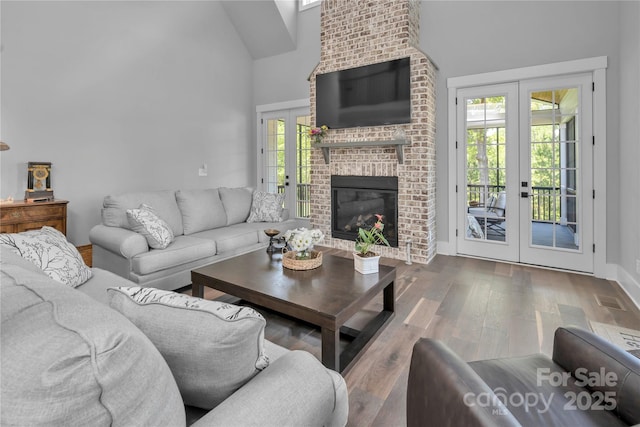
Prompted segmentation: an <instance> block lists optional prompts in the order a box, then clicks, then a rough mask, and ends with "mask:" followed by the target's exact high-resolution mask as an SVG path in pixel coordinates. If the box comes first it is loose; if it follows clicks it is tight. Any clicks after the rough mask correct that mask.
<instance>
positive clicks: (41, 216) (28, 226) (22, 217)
mask: <svg viewBox="0 0 640 427" xmlns="http://www.w3.org/2000/svg"><path fill="white" fill-rule="evenodd" d="M67 203H69V201H67V200H54V201H51V202H33V203H27V202H14V203H1V204H0V233H19V232H21V231H28V230H36V229H40V228H42V227H44V226H45V225H48V226H49V227H53V228H55V229H57V230H58V231H60V232H62V233H63V234H64V235H66V234H67Z"/></svg>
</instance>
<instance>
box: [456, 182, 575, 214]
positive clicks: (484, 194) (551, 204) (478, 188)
mask: <svg viewBox="0 0 640 427" xmlns="http://www.w3.org/2000/svg"><path fill="white" fill-rule="evenodd" d="M505 189H506V186H504V185H487V186H484V185H479V184H468V185H467V206H479V205H480V206H484V203H485V200H486V199H488V198H489V197H491V196H492V195H497V194H498V193H499V192H501V191H504V190H505ZM559 195H560V187H531V194H530V195H529V198H530V199H531V219H532V220H534V221H549V222H558V221H560V217H561V216H562V209H561V204H560V198H559V197H558V196H559ZM554 198H555V200H554ZM568 202H571V203H572V204H573V205H575V198H570V199H569V200H568Z"/></svg>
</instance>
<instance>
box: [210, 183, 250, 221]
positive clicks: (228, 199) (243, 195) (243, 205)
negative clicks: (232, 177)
mask: <svg viewBox="0 0 640 427" xmlns="http://www.w3.org/2000/svg"><path fill="white" fill-rule="evenodd" d="M218 191H219V192H220V199H221V200H222V204H223V205H224V210H225V212H226V213H227V225H232V224H238V223H240V222H245V221H246V220H247V218H248V217H249V210H250V209H251V200H252V198H253V189H252V188H248V187H241V188H226V187H220V188H219V189H218Z"/></svg>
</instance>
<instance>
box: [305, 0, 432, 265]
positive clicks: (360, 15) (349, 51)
mask: <svg viewBox="0 0 640 427" xmlns="http://www.w3.org/2000/svg"><path fill="white" fill-rule="evenodd" d="M320 19H321V21H320V22H321V24H320V41H321V53H320V64H319V65H318V66H317V67H316V69H315V70H314V72H313V74H312V75H311V78H310V83H311V84H310V87H311V121H312V123H315V76H316V74H321V73H327V72H331V71H337V70H342V69H346V68H353V67H359V66H363V65H369V64H375V63H379V62H385V61H390V60H393V59H398V58H405V57H409V58H410V63H411V123H408V124H401V125H389V126H371V127H358V128H348V129H330V130H329V133H328V136H327V137H326V138H325V140H324V141H323V142H327V143H332V142H347V141H378V140H392V139H394V133H396V132H397V131H398V130H399V129H401V130H403V131H404V132H405V134H406V136H407V139H409V140H410V141H411V145H408V146H405V147H404V163H403V164H400V163H399V162H398V158H397V155H396V150H395V147H376V148H373V147H358V148H356V147H353V148H340V149H332V150H331V155H330V158H331V161H330V163H329V164H325V161H324V157H323V155H322V151H321V150H320V149H314V150H312V154H311V225H312V226H313V227H314V228H319V229H321V230H322V231H323V232H324V233H325V236H326V237H325V243H324V244H325V245H328V246H330V247H334V248H338V249H345V250H349V251H351V250H353V246H354V242H353V241H346V240H341V239H336V238H332V237H331V218H330V212H331V182H330V180H331V175H362V176H397V177H398V247H397V248H388V247H376V248H375V251H376V252H377V253H379V254H381V255H382V256H385V257H390V258H396V259H406V258H407V252H406V249H407V241H408V240H411V257H412V260H413V261H416V262H422V263H427V262H429V261H430V260H431V259H432V258H433V257H434V256H435V253H436V234H435V233H436V223H435V218H436V207H435V200H436V194H435V191H436V164H435V162H436V151H435V150H436V149H435V102H436V100H435V81H436V76H435V73H436V67H435V65H434V64H433V63H432V62H431V60H430V59H429V58H428V57H427V56H426V55H425V54H424V53H423V52H421V51H420V49H419V48H418V41H419V23H420V1H418V0H324V1H323V2H322V4H321V18H320ZM316 125H317V126H319V125H322V123H316Z"/></svg>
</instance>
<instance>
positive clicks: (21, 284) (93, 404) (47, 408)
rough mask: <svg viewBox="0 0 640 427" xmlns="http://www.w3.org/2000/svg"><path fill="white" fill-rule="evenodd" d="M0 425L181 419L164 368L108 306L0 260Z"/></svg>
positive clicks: (150, 347) (151, 348) (161, 422)
mask: <svg viewBox="0 0 640 427" xmlns="http://www.w3.org/2000/svg"><path fill="white" fill-rule="evenodd" d="M0 275H1V277H0V279H1V280H0V282H1V287H0V292H1V297H0V300H1V304H2V307H1V312H2V353H1V363H0V370H1V382H2V389H1V393H2V395H1V399H2V415H1V416H2V419H1V423H2V425H59V426H71V425H76V426H80V425H86V426H98V425H131V426H133V425H175V426H181V425H184V424H185V413H184V405H183V402H182V399H181V396H180V392H179V391H178V387H177V386H176V383H175V380H174V379H173V376H172V375H171V371H170V370H169V367H168V366H167V364H166V362H165V361H164V360H163V358H162V356H161V355H160V353H159V352H158V351H157V350H156V348H155V347H154V346H153V344H151V342H150V341H149V339H148V338H147V337H145V336H144V334H143V333H142V332H141V331H140V330H139V329H137V328H135V327H134V326H133V325H132V324H131V322H129V321H128V320H127V319H125V318H124V317H123V316H121V315H120V314H119V313H117V312H114V311H113V310H111V309H110V308H109V307H107V306H105V305H103V304H100V303H98V302H97V301H94V300H92V299H91V298H90V297H88V296H87V295H84V294H82V293H80V292H78V291H76V290H75V289H71V288H69V287H67V286H65V285H62V284H60V283H57V282H55V281H53V280H51V279H49V278H47V277H44V276H42V275H41V274H39V273H34V272H31V271H28V270H25V269H22V268H21V267H19V266H17V265H9V264H6V263H3V265H2V272H0Z"/></svg>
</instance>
